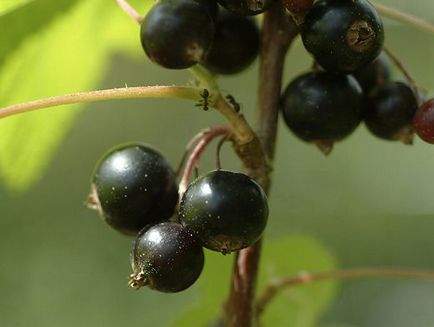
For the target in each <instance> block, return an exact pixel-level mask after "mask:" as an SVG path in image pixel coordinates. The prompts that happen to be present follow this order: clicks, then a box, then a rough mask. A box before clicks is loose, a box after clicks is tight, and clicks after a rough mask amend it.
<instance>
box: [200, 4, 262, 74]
mask: <svg viewBox="0 0 434 327" xmlns="http://www.w3.org/2000/svg"><path fill="white" fill-rule="evenodd" d="M258 52H259V28H258V26H257V24H256V22H255V21H254V20H253V19H252V18H250V17H244V16H238V15H235V14H232V13H230V12H228V11H221V12H220V13H219V16H218V18H217V20H216V30H215V36H214V41H213V44H212V46H211V48H210V50H209V52H208V54H207V55H206V57H205V60H204V62H203V65H204V66H205V67H206V68H208V69H209V70H210V71H212V72H214V73H218V74H236V73H239V72H241V71H242V70H244V69H245V68H247V67H248V66H249V65H250V64H251V63H252V62H253V61H254V60H255V58H256V57H257V55H258Z"/></svg>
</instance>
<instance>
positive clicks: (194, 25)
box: [140, 0, 214, 69]
mask: <svg viewBox="0 0 434 327" xmlns="http://www.w3.org/2000/svg"><path fill="white" fill-rule="evenodd" d="M204 1H208V0H200V1H199V0H161V1H159V2H157V3H156V4H155V5H154V6H153V7H152V8H151V10H150V11H149V12H148V13H147V15H146V16H145V18H144V19H143V21H142V23H141V29H140V40H141V42H142V46H143V49H144V50H145V52H146V54H147V55H148V57H149V58H150V59H151V60H152V61H154V62H155V63H157V64H159V65H161V66H163V67H165V68H172V69H183V68H188V67H191V66H193V65H194V64H196V63H198V62H199V61H201V60H202V59H203V58H204V56H205V54H206V52H207V51H208V49H209V48H210V46H211V43H212V40H213V36H214V21H213V17H212V16H213V15H214V14H213V13H212V9H210V8H211V7H209V6H208V5H207V4H206V3H204Z"/></svg>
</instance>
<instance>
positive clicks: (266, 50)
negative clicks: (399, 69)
mask: <svg viewBox="0 0 434 327" xmlns="http://www.w3.org/2000/svg"><path fill="white" fill-rule="evenodd" d="M297 33H298V30H297V27H296V25H295V24H294V23H293V22H292V21H290V20H289V18H288V17H287V16H286V15H285V13H284V10H283V8H282V6H281V5H277V4H276V5H275V6H273V7H272V8H271V9H270V10H269V11H267V12H266V13H265V14H264V23H263V28H262V35H261V39H262V40H261V42H262V43H261V44H262V46H261V55H260V70H259V91H258V109H257V114H256V121H257V123H256V126H257V127H256V132H257V134H258V136H259V139H260V142H261V146H262V148H263V150H264V152H265V154H266V157H267V158H266V159H268V161H271V160H272V159H273V157H274V150H275V141H276V133H277V118H278V111H279V99H280V91H281V80H282V72H283V66H284V61H285V54H286V52H287V49H288V47H289V45H290V44H291V42H292V40H293V39H294V37H295V36H296V35H297ZM261 168H262V174H261V173H259V174H258V171H254V170H248V171H247V173H248V174H249V175H250V176H251V177H252V178H255V179H256V181H257V182H258V183H259V184H260V185H261V186H262V187H263V189H264V190H265V192H267V193H268V191H269V189H270V184H271V183H270V171H269V169H268V166H267V163H265V165H263V166H262V167H261ZM264 170H265V173H264ZM261 244H262V241H261V240H259V241H258V242H257V243H256V244H255V245H253V246H251V247H249V248H246V249H243V250H241V251H239V253H238V254H237V256H236V259H235V263H234V270H233V275H232V281H231V290H230V295H229V299H228V300H227V303H226V306H225V311H226V312H225V326H237V327H250V326H254V325H256V322H255V321H254V320H255V319H256V318H255V313H254V307H253V302H254V299H255V292H256V280H257V275H258V268H259V260H260V253H261Z"/></svg>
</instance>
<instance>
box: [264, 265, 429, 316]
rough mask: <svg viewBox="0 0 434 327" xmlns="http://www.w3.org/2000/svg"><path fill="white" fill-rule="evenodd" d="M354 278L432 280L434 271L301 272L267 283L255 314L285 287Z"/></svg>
mask: <svg viewBox="0 0 434 327" xmlns="http://www.w3.org/2000/svg"><path fill="white" fill-rule="evenodd" d="M356 278H419V279H430V280H434V271H420V270H411V269H398V268H354V269H347V270H336V271H327V272H319V273H301V274H299V275H297V276H291V277H287V278H283V279H279V280H277V281H275V282H274V283H273V284H271V285H269V286H268V287H267V288H266V289H265V290H264V291H263V293H262V294H261V295H260V296H259V297H258V299H257V301H256V314H257V315H258V316H260V315H261V314H262V313H263V312H264V310H265V309H266V308H267V307H268V305H269V304H270V302H271V301H272V300H273V299H274V298H275V297H276V296H277V295H278V294H279V292H281V291H283V290H284V289H285V288H288V287H293V286H297V285H302V284H307V283H312V282H319V281H329V280H333V279H356Z"/></svg>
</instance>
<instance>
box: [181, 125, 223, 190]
mask: <svg viewBox="0 0 434 327" xmlns="http://www.w3.org/2000/svg"><path fill="white" fill-rule="evenodd" d="M200 134H201V133H199V134H198V135H200ZM230 134H231V130H230V129H229V128H228V127H227V126H213V127H210V128H208V129H206V130H204V131H203V133H202V137H201V139H200V141H198V142H197V144H196V146H195V147H194V149H193V151H192V152H191V154H190V156H189V157H188V160H187V163H186V165H185V169H184V173H183V175H182V179H181V182H180V183H179V189H178V190H179V191H178V192H179V199H182V196H183V195H184V193H185V190H186V189H187V186H188V182H189V181H190V177H191V174H192V172H193V171H194V169H195V168H196V167H197V165H198V163H199V160H200V157H201V155H202V153H203V152H204V151H205V149H206V148H207V146H208V145H209V144H210V143H211V142H212V141H213V140H214V139H215V138H216V137H218V136H221V135H224V136H229V135H230ZM193 140H195V138H193Z"/></svg>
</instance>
